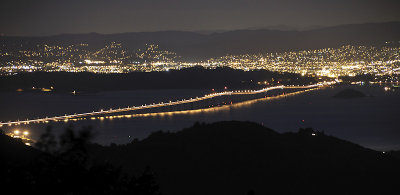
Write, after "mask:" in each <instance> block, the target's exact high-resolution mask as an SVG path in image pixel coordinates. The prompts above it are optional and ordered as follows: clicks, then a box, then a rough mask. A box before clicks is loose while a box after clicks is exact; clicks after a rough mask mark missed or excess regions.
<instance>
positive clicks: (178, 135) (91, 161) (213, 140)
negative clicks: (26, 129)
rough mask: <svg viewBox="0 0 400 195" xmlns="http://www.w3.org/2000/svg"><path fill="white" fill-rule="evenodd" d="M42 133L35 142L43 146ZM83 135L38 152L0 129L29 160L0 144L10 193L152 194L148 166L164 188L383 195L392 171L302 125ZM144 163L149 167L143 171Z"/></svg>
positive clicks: (387, 163) (219, 125)
mask: <svg viewBox="0 0 400 195" xmlns="http://www.w3.org/2000/svg"><path fill="white" fill-rule="evenodd" d="M50 132H51V131H50V130H48V131H47V133H46V134H44V135H43V136H42V138H41V139H40V142H39V143H40V144H38V146H40V147H39V148H43V146H49V145H52V144H48V143H53V141H52V139H50V138H51V137H52V136H51V134H50ZM90 135H91V134H90V132H88V131H87V130H85V129H84V131H80V132H79V133H78V134H76V133H74V132H73V131H72V130H71V129H67V130H66V132H65V133H64V135H63V136H61V137H60V139H61V140H60V141H59V142H58V143H59V145H58V147H54V149H55V150H53V152H50V153H47V152H42V151H39V150H37V149H34V148H31V147H27V146H24V145H21V143H20V141H18V140H15V139H11V138H9V137H7V136H6V135H3V134H0V144H1V146H2V147H4V148H3V149H8V150H9V153H11V154H13V155H16V156H26V157H27V159H20V160H19V161H21V160H26V161H27V162H28V163H27V164H25V165H21V164H18V163H17V164H13V163H8V162H11V161H13V162H14V163H15V162H16V161H15V158H13V157H12V156H10V155H7V154H5V153H4V152H1V153H0V154H1V156H0V157H1V159H2V160H1V161H0V163H1V166H0V171H1V172H2V173H3V174H2V177H0V182H1V183H2V184H3V185H5V186H7V187H9V188H12V189H13V190H14V192H15V193H17V192H20V191H23V192H25V193H27V192H29V193H37V192H41V193H42V194H43V193H44V194H45V193H52V194H77V193H79V192H85V193H88V194H158V187H157V185H156V184H155V183H154V178H153V175H154V173H155V178H157V182H159V184H160V187H161V192H162V193H163V194H177V195H179V194H211V195H213V194H230V195H236V194H239V195H244V194H389V193H390V192H395V191H397V182H398V180H397V179H393V178H396V177H397V176H398V174H399V173H400V168H399V162H400V159H399V158H398V155H397V154H395V152H392V153H393V155H392V154H391V153H386V154H384V153H382V152H377V151H373V150H370V149H367V148H363V147H361V146H359V145H357V144H353V143H350V142H347V141H344V140H340V139H337V138H335V137H332V136H327V135H325V134H324V133H323V132H317V131H314V130H313V129H310V128H306V129H300V130H299V132H298V133H284V134H280V133H277V132H275V131H273V130H271V129H269V128H266V127H264V126H262V125H259V124H256V123H252V122H238V121H230V122H216V123H212V124H204V123H196V124H194V126H192V127H190V128H186V129H183V130H182V131H179V132H175V133H169V132H162V131H159V132H155V133H153V134H151V135H150V136H149V137H148V138H146V139H144V140H141V141H139V140H134V141H133V142H132V143H129V144H126V145H114V144H112V145H111V146H100V145H97V144H90V143H88V142H87V141H88V138H89V137H90ZM45 148H46V147H45ZM38 153H39V155H37V154H38ZM6 165H7V166H6ZM148 166H150V167H151V170H152V171H154V173H151V172H149V171H145V172H144V174H143V170H148V169H147V167H148ZM115 167H121V169H118V168H115ZM121 171H122V172H121ZM124 173H128V174H127V175H126V174H124ZM132 174H133V175H138V174H139V175H140V174H142V176H140V177H134V178H133V179H129V178H130V176H129V175H132ZM18 186H24V187H23V188H18Z"/></svg>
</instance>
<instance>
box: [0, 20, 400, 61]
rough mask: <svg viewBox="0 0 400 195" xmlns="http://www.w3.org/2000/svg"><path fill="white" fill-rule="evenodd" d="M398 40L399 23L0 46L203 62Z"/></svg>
mask: <svg viewBox="0 0 400 195" xmlns="http://www.w3.org/2000/svg"><path fill="white" fill-rule="evenodd" d="M398 40H400V22H387V23H368V24H349V25H341V26H334V27H325V28H319V29H316V30H307V31H281V30H268V29H260V30H235V31H228V32H221V33H212V34H209V35H205V34H200V33H195V32H184V31H161V32H132V33H120V34H97V33H90V34H63V35H56V36H47V37H7V36H0V43H1V44H4V45H7V47H8V48H11V47H13V46H15V47H19V46H20V45H21V44H23V45H24V46H25V47H28V48H29V47H31V48H35V47H36V45H37V44H41V43H42V44H43V43H46V44H61V45H65V44H67V45H70V44H78V43H88V44H89V46H90V47H91V48H100V47H103V46H104V45H105V44H108V43H110V42H112V41H116V42H121V43H123V44H124V47H126V48H127V49H132V50H135V49H138V48H141V47H143V45H144V44H146V43H156V44H159V45H160V46H162V47H163V48H165V49H168V50H172V51H175V52H177V53H178V55H180V56H183V57H185V58H188V59H206V58H208V57H215V56H221V55H226V54H244V53H259V52H277V51H285V50H300V49H315V48H326V47H339V46H342V45H344V44H355V45H382V44H384V43H385V41H398Z"/></svg>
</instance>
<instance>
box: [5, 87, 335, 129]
mask: <svg viewBox="0 0 400 195" xmlns="http://www.w3.org/2000/svg"><path fill="white" fill-rule="evenodd" d="M335 83H336V81H332V82H323V83H317V84H312V85H307V86H294V85H290V86H284V85H280V86H274V87H268V88H263V89H260V90H237V91H224V92H218V93H211V94H207V95H204V96H202V97H195V98H190V99H182V100H176V101H169V102H160V103H152V104H144V105H141V106H132V107H130V106H128V107H125V108H118V109H108V110H104V109H101V110H99V111H92V112H86V113H79V114H69V115H67V114H66V115H63V116H54V117H45V118H38V119H27V120H21V121H19V120H17V121H8V122H0V127H2V126H4V125H8V126H13V125H22V124H25V125H27V124H30V123H48V122H52V121H55V122H57V121H67V120H70V119H79V118H85V117H89V118H92V119H93V117H94V116H99V115H109V114H115V113H122V112H129V111H143V110H150V109H155V108H162V107H173V106H176V105H185V104H189V103H194V102H202V101H205V100H210V99H216V98H218V97H224V96H229V97H232V96H244V95H255V94H263V93H266V92H268V91H272V90H277V89H311V88H320V87H324V86H329V85H333V84H335ZM253 99H255V98H253ZM224 103H225V104H226V102H224ZM232 103H233V102H232V101H230V104H232ZM202 107H206V106H205V105H202ZM209 107H210V106H209ZM191 109H192V110H193V107H192V108H191ZM189 110H190V109H189Z"/></svg>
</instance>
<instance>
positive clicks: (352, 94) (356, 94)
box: [333, 89, 365, 98]
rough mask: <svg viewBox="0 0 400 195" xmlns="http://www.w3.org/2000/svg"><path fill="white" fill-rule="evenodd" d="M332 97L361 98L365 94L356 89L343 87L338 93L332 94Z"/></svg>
mask: <svg viewBox="0 0 400 195" xmlns="http://www.w3.org/2000/svg"><path fill="white" fill-rule="evenodd" d="M333 97H335V98H361V97H365V94H364V93H362V92H360V91H357V90H355V89H344V90H342V91H340V92H339V93H337V94H336V95H334V96H333Z"/></svg>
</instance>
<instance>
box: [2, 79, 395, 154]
mask: <svg viewBox="0 0 400 195" xmlns="http://www.w3.org/2000/svg"><path fill="white" fill-rule="evenodd" d="M383 87H384V86H379V85H373V86H355V85H352V86H340V87H335V88H326V89H322V90H315V91H310V92H306V93H302V94H299V95H295V96H290V97H285V98H277V99H263V100H260V101H252V102H248V103H244V104H238V105H233V106H227V107H222V108H217V109H213V110H209V111H200V112H189V113H179V114H173V115H166V114H164V115H156V116H141V117H132V118H120V119H119V118H118V119H113V120H83V121H77V122H73V121H69V122H66V123H65V122H58V123H49V124H46V125H45V124H30V125H24V126H12V127H8V126H3V127H2V129H3V130H5V131H6V132H8V131H12V130H14V129H27V130H29V131H30V132H31V136H32V138H34V139H37V138H38V137H39V135H40V134H41V133H43V132H44V129H45V126H47V125H51V126H53V129H54V131H55V132H56V133H60V132H62V131H63V129H64V128H65V127H67V126H68V125H73V126H74V128H75V129H79V128H81V127H82V126H92V127H93V130H94V132H95V133H96V137H95V140H94V141H96V142H98V143H101V144H110V143H127V142H130V141H131V140H132V139H133V138H139V139H142V138H144V137H146V136H148V135H149V134H150V133H151V132H153V131H157V130H168V131H177V130H180V129H182V128H185V127H189V126H191V125H193V123H194V122H196V121H200V122H214V121H224V120H239V121H254V122H258V123H261V124H263V125H264V126H267V127H270V128H272V129H274V130H276V131H278V132H288V131H297V130H298V128H299V127H312V128H314V129H316V130H320V131H321V130H323V131H324V132H325V133H326V134H328V135H333V136H336V137H339V138H342V139H345V140H348V141H352V142H355V143H358V144H360V145H362V146H365V147H369V148H373V149H377V150H390V149H400V91H399V90H397V91H385V90H384V88H383ZM345 88H354V89H357V90H359V91H361V92H363V93H365V94H367V95H368V97H364V98H355V99H338V98H333V97H332V96H334V95H335V94H336V93H338V92H339V91H341V90H343V89H345ZM206 93H210V91H207V90H148V91H110V92H101V93H94V94H80V95H71V94H55V93H51V92H50V93H32V92H3V93H0V96H1V97H0V108H1V109H0V121H9V120H16V119H20V120H22V119H26V118H30V119H31V118H37V117H46V116H56V115H64V114H71V113H81V112H88V111H93V110H99V109H108V108H111V107H112V108H118V107H126V106H134V105H135V106H137V105H141V104H149V103H153V102H161V101H164V102H166V101H169V100H177V99H183V98H190V97H196V96H202V95H204V94H206ZM243 133H245V132H243Z"/></svg>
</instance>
